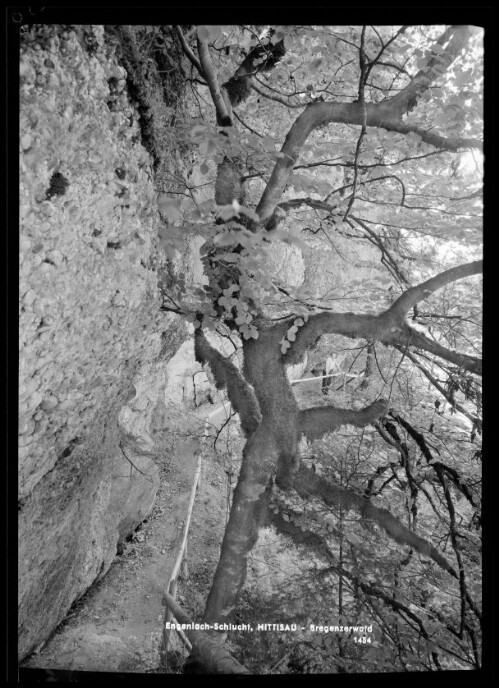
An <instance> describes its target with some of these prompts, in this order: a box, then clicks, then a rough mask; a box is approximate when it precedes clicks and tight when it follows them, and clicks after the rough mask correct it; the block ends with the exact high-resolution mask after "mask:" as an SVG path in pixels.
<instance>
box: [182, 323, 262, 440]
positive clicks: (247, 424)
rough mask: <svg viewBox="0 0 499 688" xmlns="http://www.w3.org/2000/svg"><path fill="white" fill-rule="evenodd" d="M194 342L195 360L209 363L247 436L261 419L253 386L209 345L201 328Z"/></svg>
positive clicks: (218, 387) (219, 387) (197, 331)
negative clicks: (225, 391) (224, 389)
mask: <svg viewBox="0 0 499 688" xmlns="http://www.w3.org/2000/svg"><path fill="white" fill-rule="evenodd" d="M194 342H195V344H194V352H195V355H196V361H198V362H199V363H202V364H204V363H209V365H210V368H211V371H212V373H213V376H214V378H215V383H216V386H217V389H223V388H224V387H225V388H226V389H227V394H228V396H229V400H230V402H231V404H232V406H233V407H234V410H235V411H236V413H238V414H239V418H240V421H241V427H242V429H243V432H244V434H245V435H246V437H249V436H250V435H251V434H252V433H253V432H254V431H255V430H256V429H257V427H258V426H259V425H260V423H261V420H262V414H261V413H260V407H259V405H258V401H257V399H256V396H255V393H254V391H253V388H252V387H251V385H249V384H248V383H247V382H246V380H245V379H244V377H243V376H242V374H241V373H240V372H239V370H238V369H237V368H236V366H235V365H234V364H233V363H232V362H231V361H229V359H228V358H225V356H222V354H221V353H220V352H219V351H217V350H216V349H214V348H213V347H212V346H211V344H210V343H209V342H208V340H207V339H206V337H205V335H204V333H203V331H202V330H201V328H198V329H197V330H196V334H195V338H194Z"/></svg>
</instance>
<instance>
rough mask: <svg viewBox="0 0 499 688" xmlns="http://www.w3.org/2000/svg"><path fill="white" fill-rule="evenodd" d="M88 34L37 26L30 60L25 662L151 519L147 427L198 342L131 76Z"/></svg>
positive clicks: (23, 171) (25, 113)
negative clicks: (192, 336)
mask: <svg viewBox="0 0 499 688" xmlns="http://www.w3.org/2000/svg"><path fill="white" fill-rule="evenodd" d="M88 31H89V32H90V34H91V36H92V42H91V43H88V41H87V45H84V44H82V42H81V36H79V37H78V36H77V35H76V33H75V32H74V31H71V30H67V29H64V28H63V27H40V28H37V27H34V29H33V31H32V32H31V34H30V37H29V40H28V39H27V40H26V41H24V42H23V45H22V52H21V65H20V75H21V87H20V104H21V109H20V256H19V260H20V283H19V289H20V293H19V297H20V302H19V318H20V340H19V364H20V368H19V392H20V401H19V656H20V658H23V657H24V656H26V655H27V654H28V653H29V652H31V651H32V650H34V649H35V648H36V647H37V646H38V645H39V644H41V643H43V642H44V641H45V640H46V639H47V637H48V636H49V635H50V633H51V632H52V631H53V629H54V628H55V627H56V626H57V624H58V623H59V622H60V621H61V620H62V619H63V618H64V616H65V614H66V612H67V611H68V609H69V608H70V606H71V604H72V603H73V602H74V601H75V600H76V599H78V598H79V597H80V596H81V595H82V594H83V593H84V592H85V591H86V590H87V589H88V587H89V586H90V585H91V584H92V582H93V581H94V580H96V579H97V578H98V577H100V576H102V575H103V574H104V573H105V572H106V571H107V570H108V568H109V566H110V564H111V562H112V560H113V558H114V557H115V555H116V548H117V544H118V542H119V541H120V540H122V539H123V538H125V537H126V536H127V535H128V534H129V533H131V532H133V530H134V528H136V527H137V525H138V524H139V523H141V521H143V519H144V518H145V517H146V516H147V514H148V513H149V512H150V510H151V509H152V506H153V503H154V498H155V495H156V492H157V489H158V484H159V478H158V470H157V467H156V465H155V457H156V456H157V455H158V454H159V453H161V450H162V447H161V444H160V443H159V442H158V441H157V440H155V439H154V438H153V437H152V434H151V432H150V426H151V423H154V419H155V417H157V416H158V414H159V415H161V413H162V412H163V411H164V403H165V402H164V399H165V388H166V387H167V385H168V379H167V374H166V372H165V371H166V365H167V363H168V360H169V359H170V358H171V357H172V356H173V355H174V353H175V351H176V350H177V349H178V347H179V346H180V344H181V343H182V341H184V339H185V337H186V336H187V331H186V329H185V325H184V324H183V323H182V321H181V320H180V319H179V318H178V317H177V316H174V315H172V314H165V313H164V312H160V310H159V306H160V298H159V294H158V286H157V281H158V279H157V270H158V267H159V266H160V265H161V260H162V259H161V255H160V254H159V252H158V247H157V245H158V241H157V237H158V223H160V218H159V216H158V211H157V203H156V190H155V188H154V185H153V182H152V177H151V173H150V160H149V156H148V154H147V153H146V152H145V150H144V148H143V147H142V145H141V143H140V130H139V125H138V113H137V111H136V109H134V106H133V104H132V103H131V102H130V101H129V99H128V97H127V93H126V89H125V77H126V72H125V70H124V69H123V68H122V67H121V66H120V65H119V64H118V62H117V60H116V59H115V57H114V54H113V49H112V47H111V46H110V45H109V44H108V43H107V42H106V41H105V37H104V29H103V27H89V29H88ZM87 33H88V32H87ZM87 38H88V37H87ZM89 46H91V48H92V49H91V50H90V48H89Z"/></svg>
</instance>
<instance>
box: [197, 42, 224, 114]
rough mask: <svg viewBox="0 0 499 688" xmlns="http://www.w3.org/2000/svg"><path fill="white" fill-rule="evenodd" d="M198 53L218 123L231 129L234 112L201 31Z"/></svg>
mask: <svg viewBox="0 0 499 688" xmlns="http://www.w3.org/2000/svg"><path fill="white" fill-rule="evenodd" d="M197 41H198V53H199V59H200V61H201V67H202V74H203V76H204V78H205V79H206V81H207V83H208V88H209V89H210V93H211V98H212V100H213V104H214V105H215V110H216V113H217V123H218V124H219V125H220V126H222V127H230V126H231V124H232V118H231V117H232V112H231V107H230V103H229V101H228V99H227V100H226V99H225V98H224V97H223V96H222V92H221V90H220V86H219V85H218V79H217V74H216V72H215V68H214V66H213V63H212V61H211V57H210V51H209V50H208V41H207V40H205V39H203V38H201V37H200V35H199V31H198V34H197Z"/></svg>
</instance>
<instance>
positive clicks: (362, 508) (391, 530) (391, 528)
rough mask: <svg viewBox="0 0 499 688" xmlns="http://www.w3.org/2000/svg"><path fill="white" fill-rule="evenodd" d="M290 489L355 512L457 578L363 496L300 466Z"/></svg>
mask: <svg viewBox="0 0 499 688" xmlns="http://www.w3.org/2000/svg"><path fill="white" fill-rule="evenodd" d="M293 487H294V489H295V490H296V491H297V492H298V494H299V495H300V497H302V498H303V499H309V498H310V497H315V496H317V497H321V498H322V499H323V500H324V502H325V503H326V504H329V505H331V506H334V507H336V508H337V507H339V506H341V507H343V508H344V509H355V510H356V511H358V512H360V514H361V515H362V516H363V517H364V518H370V519H372V520H373V521H375V522H376V523H377V524H378V525H379V526H381V528H383V530H384V531H385V532H386V533H387V534H388V535H389V536H390V537H391V538H392V539H393V540H395V542H398V543H399V544H401V545H407V546H409V547H413V548H414V549H416V550H417V551H418V552H420V553H421V554H423V555H424V556H426V557H429V558H430V559H432V560H433V561H434V562H435V563H436V564H438V566H440V567H441V568H442V569H444V570H445V571H448V572H449V573H450V574H451V575H452V576H453V577H454V578H458V576H457V573H456V571H455V570H454V569H453V567H452V566H451V565H450V564H449V562H448V561H447V560H446V559H445V557H444V556H443V555H442V554H441V553H440V552H439V551H438V550H437V549H436V548H435V547H433V545H432V544H431V543H429V542H428V541H427V540H425V539H424V538H422V537H420V536H419V535H416V533H414V532H413V531H412V530H410V528H408V527H407V526H405V525H404V524H403V523H401V522H400V521H399V520H398V519H397V518H395V516H393V515H392V514H391V513H390V512H389V511H388V510H387V509H382V508H380V507H377V506H374V504H372V503H371V502H370V501H369V500H368V499H366V498H365V497H363V496H361V495H357V494H355V493H353V492H351V491H350V490H345V489H344V488H341V487H338V486H337V485H333V484H332V483H330V482H329V481H328V480H326V479H325V478H323V477H322V476H319V475H317V473H314V471H312V470H310V468H306V467H304V466H300V467H299V468H298V470H297V472H296V474H295V478H294V482H293Z"/></svg>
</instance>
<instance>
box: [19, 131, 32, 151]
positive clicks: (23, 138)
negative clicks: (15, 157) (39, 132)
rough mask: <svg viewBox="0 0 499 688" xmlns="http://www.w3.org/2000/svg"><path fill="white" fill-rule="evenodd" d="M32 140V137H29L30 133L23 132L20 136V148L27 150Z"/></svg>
mask: <svg viewBox="0 0 499 688" xmlns="http://www.w3.org/2000/svg"><path fill="white" fill-rule="evenodd" d="M32 142H33V139H32V138H31V134H24V136H21V148H22V149H23V150H28V149H29V148H31V144H32Z"/></svg>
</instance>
